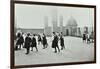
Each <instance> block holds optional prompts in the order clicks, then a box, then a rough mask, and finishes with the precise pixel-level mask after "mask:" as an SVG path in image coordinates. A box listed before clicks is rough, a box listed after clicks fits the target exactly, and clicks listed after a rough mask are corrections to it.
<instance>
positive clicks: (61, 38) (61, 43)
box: [60, 33, 65, 50]
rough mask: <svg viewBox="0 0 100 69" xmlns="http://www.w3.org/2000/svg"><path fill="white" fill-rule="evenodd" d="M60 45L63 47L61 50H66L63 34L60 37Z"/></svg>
mask: <svg viewBox="0 0 100 69" xmlns="http://www.w3.org/2000/svg"><path fill="white" fill-rule="evenodd" d="M60 45H61V50H63V49H65V45H64V38H63V35H62V33H61V35H60Z"/></svg>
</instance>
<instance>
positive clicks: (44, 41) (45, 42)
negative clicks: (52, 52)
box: [42, 34, 48, 49]
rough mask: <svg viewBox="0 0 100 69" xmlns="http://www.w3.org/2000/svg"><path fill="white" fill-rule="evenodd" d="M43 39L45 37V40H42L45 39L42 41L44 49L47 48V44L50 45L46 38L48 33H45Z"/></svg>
mask: <svg viewBox="0 0 100 69" xmlns="http://www.w3.org/2000/svg"><path fill="white" fill-rule="evenodd" d="M42 39H43V40H42V41H43V42H42V43H43V49H45V48H47V45H48V44H47V39H46V35H45V34H43V37H42Z"/></svg>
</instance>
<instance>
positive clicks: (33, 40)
mask: <svg viewBox="0 0 100 69" xmlns="http://www.w3.org/2000/svg"><path fill="white" fill-rule="evenodd" d="M36 46H37V43H36V38H34V37H33V38H32V44H31V47H36Z"/></svg>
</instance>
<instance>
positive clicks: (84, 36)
mask: <svg viewBox="0 0 100 69" xmlns="http://www.w3.org/2000/svg"><path fill="white" fill-rule="evenodd" d="M83 42H86V34H85V33H83Z"/></svg>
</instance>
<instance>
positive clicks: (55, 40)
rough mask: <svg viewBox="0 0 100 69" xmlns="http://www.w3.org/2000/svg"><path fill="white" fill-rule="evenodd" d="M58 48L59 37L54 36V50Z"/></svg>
mask: <svg viewBox="0 0 100 69" xmlns="http://www.w3.org/2000/svg"><path fill="white" fill-rule="evenodd" d="M56 47H58V37H57V36H54V39H53V41H52V48H56Z"/></svg>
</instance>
